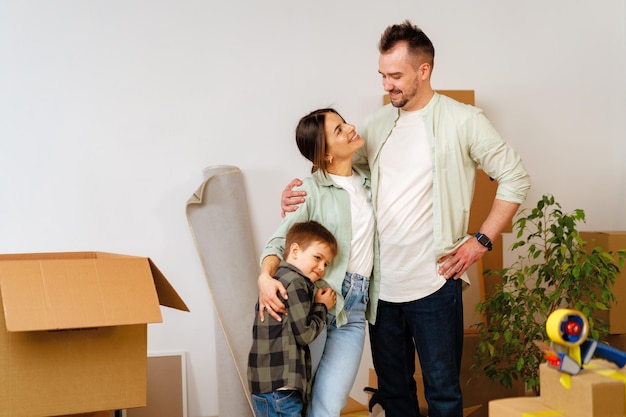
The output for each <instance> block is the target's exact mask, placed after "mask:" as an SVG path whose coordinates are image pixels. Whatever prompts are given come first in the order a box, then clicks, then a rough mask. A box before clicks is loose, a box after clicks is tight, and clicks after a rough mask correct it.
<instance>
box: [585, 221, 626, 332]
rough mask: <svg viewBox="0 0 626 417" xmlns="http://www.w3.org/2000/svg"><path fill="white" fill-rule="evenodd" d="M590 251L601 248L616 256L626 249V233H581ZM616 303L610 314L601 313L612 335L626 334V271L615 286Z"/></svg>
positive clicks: (623, 271)
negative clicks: (618, 252) (619, 251)
mask: <svg viewBox="0 0 626 417" xmlns="http://www.w3.org/2000/svg"><path fill="white" fill-rule="evenodd" d="M580 237H582V238H583V239H584V240H585V241H586V242H587V244H588V245H589V249H592V248H593V247H597V246H599V247H601V248H602V249H604V250H606V251H610V252H612V253H613V255H615V254H616V253H617V251H618V250H620V249H626V231H606V232H580ZM613 294H614V295H615V302H614V303H613V304H611V306H610V310H609V311H608V313H603V312H600V313H598V316H600V317H601V318H602V319H603V320H605V321H607V322H608V324H609V333H610V334H623V333H626V270H624V269H623V270H621V271H620V273H619V275H618V276H617V277H616V279H615V284H614V285H613Z"/></svg>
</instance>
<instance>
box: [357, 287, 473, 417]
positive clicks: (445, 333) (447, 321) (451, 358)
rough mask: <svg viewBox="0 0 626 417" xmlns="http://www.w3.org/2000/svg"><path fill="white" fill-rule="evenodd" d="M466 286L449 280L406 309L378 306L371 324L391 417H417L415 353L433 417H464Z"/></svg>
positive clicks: (381, 391) (381, 393)
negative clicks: (461, 376)
mask: <svg viewBox="0 0 626 417" xmlns="http://www.w3.org/2000/svg"><path fill="white" fill-rule="evenodd" d="M461 285H462V283H461V280H453V279H450V280H448V281H447V282H446V283H445V284H444V286H443V287H441V288H440V289H439V290H438V291H436V292H435V293H434V294H431V295H429V296H428V297H425V298H422V299H419V300H415V301H410V302H406V303H390V302H386V301H379V302H378V313H377V316H376V324H375V325H372V324H370V326H369V330H370V343H371V347H372V359H373V362H374V368H375V370H376V374H377V376H378V393H377V398H378V402H380V404H381V405H382V407H383V409H384V410H385V415H386V416H387V417H418V416H419V415H420V414H419V408H418V402H417V394H416V383H415V379H414V377H413V374H414V373H415V349H417V353H418V355H419V359H420V367H421V369H422V375H423V379H424V395H425V397H426V401H427V402H428V415H429V417H462V416H463V400H462V395H461V387H460V383H459V373H460V367H461V354H462V352H463V301H462V294H461V292H462V288H461Z"/></svg>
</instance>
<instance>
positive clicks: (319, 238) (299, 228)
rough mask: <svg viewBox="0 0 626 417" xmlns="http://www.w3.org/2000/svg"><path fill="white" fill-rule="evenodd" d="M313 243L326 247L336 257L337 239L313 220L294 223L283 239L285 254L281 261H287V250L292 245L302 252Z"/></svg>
mask: <svg viewBox="0 0 626 417" xmlns="http://www.w3.org/2000/svg"><path fill="white" fill-rule="evenodd" d="M313 242H321V243H325V244H327V245H328V247H329V248H330V250H331V252H332V254H333V256H335V255H337V239H335V236H333V234H332V233H331V232H330V231H329V230H328V229H327V228H325V227H324V226H322V225H321V224H319V223H318V222H316V221H314V220H310V221H307V222H301V223H295V224H294V225H293V226H291V228H290V229H289V231H288V232H287V236H286V237H285V253H284V254H283V259H285V260H286V259H287V256H288V255H289V248H290V247H291V245H292V244H293V243H297V244H298V245H299V246H300V247H301V248H302V249H303V250H306V248H308V247H309V245H310V244H311V243H313Z"/></svg>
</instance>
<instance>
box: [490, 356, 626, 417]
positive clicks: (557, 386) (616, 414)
mask: <svg viewBox="0 0 626 417" xmlns="http://www.w3.org/2000/svg"><path fill="white" fill-rule="evenodd" d="M539 376H540V389H541V396H540V397H518V398H506V399H499V400H494V401H490V402H489V415H490V416H491V417H523V416H529V415H540V416H545V417H547V416H562V417H624V416H625V415H626V406H625V391H626V385H625V381H626V369H618V368H617V366H615V364H613V363H610V362H608V361H605V360H603V359H593V360H592V361H591V362H590V363H589V364H587V365H586V366H585V368H584V369H583V370H582V371H581V372H580V373H578V374H577V375H573V376H570V375H567V374H564V373H561V372H559V371H558V370H556V369H554V368H551V367H549V366H548V365H546V364H542V365H541V366H540V367H539Z"/></svg>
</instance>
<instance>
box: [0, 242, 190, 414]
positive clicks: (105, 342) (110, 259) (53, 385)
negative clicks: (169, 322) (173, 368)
mask: <svg viewBox="0 0 626 417" xmlns="http://www.w3.org/2000/svg"><path fill="white" fill-rule="evenodd" d="M159 305H165V306H168V307H172V308H175V309H179V310H183V311H189V309H188V308H187V306H186V305H185V303H184V302H183V300H182V299H181V298H180V297H179V296H178V294H177V293H176V291H175V290H174V288H173V287H172V286H171V285H170V284H169V282H168V281H167V279H166V278H165V277H164V276H163V274H162V273H161V272H160V271H159V269H158V268H157V267H156V265H155V264H154V263H153V262H152V261H151V260H150V259H148V258H143V257H135V256H128V255H119V254H112V253H104V252H64V253H39V254H9V255H0V307H1V308H0V417H44V416H55V415H64V414H77V413H86V412H93V411H101V410H116V409H123V408H131V407H138V406H143V405H145V404H146V373H147V324H148V323H159V322H161V321H162V316H161V309H160V307H159Z"/></svg>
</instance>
